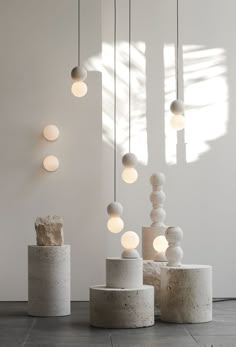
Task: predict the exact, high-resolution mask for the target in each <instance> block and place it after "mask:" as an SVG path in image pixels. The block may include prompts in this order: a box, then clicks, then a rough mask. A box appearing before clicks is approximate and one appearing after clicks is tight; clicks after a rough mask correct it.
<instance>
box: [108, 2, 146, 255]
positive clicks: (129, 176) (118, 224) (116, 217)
mask: <svg viewBox="0 0 236 347" xmlns="http://www.w3.org/2000/svg"><path fill="white" fill-rule="evenodd" d="M130 29H131V0H129V152H128V153H126V154H125V155H124V156H123V158H122V164H123V166H124V169H123V172H122V178H123V180H124V181H125V182H126V183H134V182H135V181H136V180H137V178H138V173H137V171H136V169H135V166H136V165H137V158H136V156H135V155H134V154H133V153H131V152H130V142H131V141H130V139H131V136H130V134H131V102H130V100H131V83H130V82H131V80H130V75H131V64H130V48H131V35H130V33H131V30H130ZM116 50H117V34H116V0H114V202H111V203H110V204H109V205H108V206H107V213H108V215H109V219H108V222H107V228H108V230H109V231H111V232H112V233H119V232H121V231H122V230H123V228H124V222H123V220H122V218H121V216H122V213H123V207H122V205H121V203H119V202H117V201H116V147H117V144H116V118H117V117H116V116H117V114H116V102H117V97H116ZM121 244H122V246H123V247H124V250H123V252H122V258H138V257H139V253H138V251H137V250H136V248H137V246H138V244H139V237H138V235H137V234H136V233H135V232H134V231H126V232H125V233H124V234H123V235H122V237H121Z"/></svg>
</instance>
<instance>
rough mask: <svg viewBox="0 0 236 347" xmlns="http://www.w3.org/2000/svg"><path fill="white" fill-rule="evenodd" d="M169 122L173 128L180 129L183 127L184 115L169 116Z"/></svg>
mask: <svg viewBox="0 0 236 347" xmlns="http://www.w3.org/2000/svg"><path fill="white" fill-rule="evenodd" d="M170 124H171V126H172V128H173V129H175V130H177V131H178V130H182V129H184V127H185V117H184V116H182V115H181V114H178V115H175V116H173V117H172V118H171V120H170Z"/></svg>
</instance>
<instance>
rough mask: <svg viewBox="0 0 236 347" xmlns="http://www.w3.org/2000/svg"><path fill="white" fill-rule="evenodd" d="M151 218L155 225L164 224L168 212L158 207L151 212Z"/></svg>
mask: <svg viewBox="0 0 236 347" xmlns="http://www.w3.org/2000/svg"><path fill="white" fill-rule="evenodd" d="M150 217H151V220H152V221H153V223H162V222H164V220H165V218H166V212H165V210H164V209H163V208H162V207H158V208H157V209H153V210H152V211H151V213H150Z"/></svg>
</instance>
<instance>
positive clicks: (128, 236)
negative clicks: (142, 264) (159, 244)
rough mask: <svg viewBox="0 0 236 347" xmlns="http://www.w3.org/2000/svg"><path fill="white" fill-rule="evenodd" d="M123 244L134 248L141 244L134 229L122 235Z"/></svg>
mask: <svg viewBox="0 0 236 347" xmlns="http://www.w3.org/2000/svg"><path fill="white" fill-rule="evenodd" d="M121 244H122V246H123V247H124V248H125V249H134V248H136V247H137V246H138V244H139V237H138V235H137V234H136V233H135V232H134V231H126V232H125V233H124V234H123V235H122V237H121Z"/></svg>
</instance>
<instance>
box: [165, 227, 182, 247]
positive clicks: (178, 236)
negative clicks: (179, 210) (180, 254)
mask: <svg viewBox="0 0 236 347" xmlns="http://www.w3.org/2000/svg"><path fill="white" fill-rule="evenodd" d="M165 236H166V239H167V241H168V242H170V243H173V242H174V243H176V242H180V241H181V240H182V239H183V231H182V229H181V228H180V227H169V228H167V229H166V232H165Z"/></svg>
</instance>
